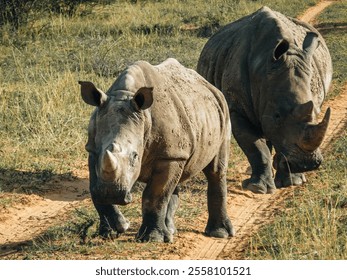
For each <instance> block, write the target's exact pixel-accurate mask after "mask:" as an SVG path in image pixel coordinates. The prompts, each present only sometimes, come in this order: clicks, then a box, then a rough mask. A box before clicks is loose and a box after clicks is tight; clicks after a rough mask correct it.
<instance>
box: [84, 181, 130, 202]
mask: <svg viewBox="0 0 347 280" xmlns="http://www.w3.org/2000/svg"><path fill="white" fill-rule="evenodd" d="M90 193H91V196H92V198H93V201H94V202H95V203H97V204H117V205H127V204H129V203H131V202H132V195H131V193H130V191H129V190H128V189H127V188H119V187H118V186H114V185H111V184H106V185H102V184H101V185H98V186H97V187H94V188H91V190H90Z"/></svg>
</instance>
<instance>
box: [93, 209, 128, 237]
mask: <svg viewBox="0 0 347 280" xmlns="http://www.w3.org/2000/svg"><path fill="white" fill-rule="evenodd" d="M94 206H95V208H96V210H97V212H98V214H99V218H100V226H99V235H100V236H101V237H103V238H111V239H112V238H113V237H117V236H118V235H119V234H120V233H123V232H125V231H126V230H127V229H128V228H129V225H130V224H129V222H128V221H127V220H126V219H125V217H124V216H123V214H122V213H121V212H120V211H119V209H118V208H117V206H115V205H101V204H96V203H94Z"/></svg>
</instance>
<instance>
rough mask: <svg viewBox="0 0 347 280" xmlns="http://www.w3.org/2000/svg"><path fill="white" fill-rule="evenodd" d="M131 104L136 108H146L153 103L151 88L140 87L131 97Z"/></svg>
mask: <svg viewBox="0 0 347 280" xmlns="http://www.w3.org/2000/svg"><path fill="white" fill-rule="evenodd" d="M132 101H133V104H134V105H135V107H136V109H138V110H146V109H147V108H149V107H151V106H152V104H153V88H152V87H142V88H140V89H139V90H138V91H137V92H136V93H135V96H134V98H133V100H132Z"/></svg>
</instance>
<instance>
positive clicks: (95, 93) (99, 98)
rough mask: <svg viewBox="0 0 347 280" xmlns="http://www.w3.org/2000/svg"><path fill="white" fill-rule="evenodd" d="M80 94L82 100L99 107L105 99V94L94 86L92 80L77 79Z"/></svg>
mask: <svg viewBox="0 0 347 280" xmlns="http://www.w3.org/2000/svg"><path fill="white" fill-rule="evenodd" d="M78 83H79V84H80V85H81V95H82V99H83V101H84V102H86V103H87V104H89V105H92V106H97V107H100V106H101V105H102V104H104V103H105V102H106V100H107V95H106V94H105V93H104V92H103V91H102V90H100V89H98V88H96V87H95V86H94V84H93V83H92V82H85V81H79V82H78Z"/></svg>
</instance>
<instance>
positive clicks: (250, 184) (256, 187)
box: [242, 178, 276, 194]
mask: <svg viewBox="0 0 347 280" xmlns="http://www.w3.org/2000/svg"><path fill="white" fill-rule="evenodd" d="M242 187H243V188H244V189H247V190H250V191H251V192H254V193H259V194H266V193H267V194H271V193H274V192H275V191H276V187H275V185H274V184H273V183H272V182H264V181H263V180H261V179H254V178H249V179H246V180H244V181H243V182H242Z"/></svg>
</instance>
